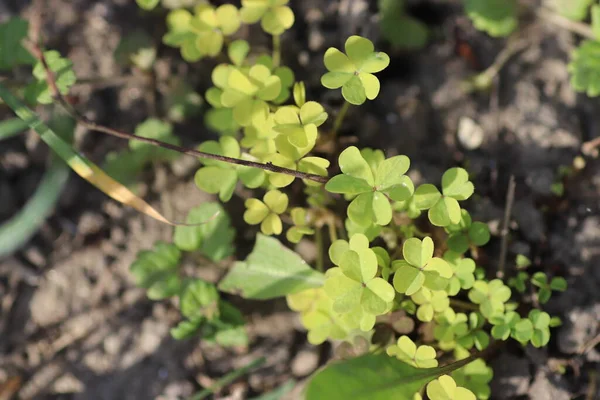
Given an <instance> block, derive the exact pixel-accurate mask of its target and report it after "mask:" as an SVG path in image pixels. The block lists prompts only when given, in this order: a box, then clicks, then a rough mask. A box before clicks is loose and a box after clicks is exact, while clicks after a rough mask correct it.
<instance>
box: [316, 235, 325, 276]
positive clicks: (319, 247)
mask: <svg viewBox="0 0 600 400" xmlns="http://www.w3.org/2000/svg"><path fill="white" fill-rule="evenodd" d="M315 242H316V243H317V270H318V271H320V272H323V271H325V262H324V260H323V255H324V253H323V248H324V245H323V230H322V229H321V228H320V227H319V228H317V229H315Z"/></svg>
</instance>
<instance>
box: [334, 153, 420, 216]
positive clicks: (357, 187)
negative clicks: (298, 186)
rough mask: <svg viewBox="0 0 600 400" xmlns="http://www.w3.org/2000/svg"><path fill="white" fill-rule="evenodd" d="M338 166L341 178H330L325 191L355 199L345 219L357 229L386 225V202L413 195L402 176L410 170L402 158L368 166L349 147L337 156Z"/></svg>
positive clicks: (411, 184) (389, 159)
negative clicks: (359, 227) (356, 226)
mask: <svg viewBox="0 0 600 400" xmlns="http://www.w3.org/2000/svg"><path fill="white" fill-rule="evenodd" d="M339 165H340V169H341V170H342V174H340V175H336V176H334V177H333V178H331V179H330V180H329V181H328V182H327V184H326V185H325V189H326V190H328V191H329V192H332V193H343V194H346V195H351V196H356V197H355V198H354V200H352V202H351V203H350V205H349V206H348V218H349V219H350V220H351V221H352V222H354V223H355V224H357V225H360V226H369V225H371V224H372V223H375V224H377V225H387V224H389V223H390V221H391V219H392V206H391V204H390V201H389V200H388V198H390V199H392V200H395V201H403V200H407V199H408V198H409V197H410V196H411V195H412V194H413V191H414V186H413V183H412V181H411V180H410V178H409V177H408V176H406V175H404V174H405V173H406V171H408V167H409V166H410V160H409V159H408V157H406V156H395V157H391V158H388V159H386V160H383V161H381V162H380V163H377V164H376V165H369V163H368V162H367V160H366V159H365V158H364V156H363V155H362V154H361V152H360V151H359V150H358V148H356V147H354V146H351V147H348V148H347V149H346V150H344V151H343V152H342V153H341V154H340V157H339Z"/></svg>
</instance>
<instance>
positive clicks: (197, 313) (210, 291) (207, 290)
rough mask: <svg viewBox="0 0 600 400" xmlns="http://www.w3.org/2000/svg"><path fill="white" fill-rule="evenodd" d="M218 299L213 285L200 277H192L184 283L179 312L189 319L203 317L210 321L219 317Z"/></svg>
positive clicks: (217, 293)
mask: <svg viewBox="0 0 600 400" xmlns="http://www.w3.org/2000/svg"><path fill="white" fill-rule="evenodd" d="M219 300H220V298H219V292H218V291H217V288H216V287H215V285H213V284H212V283H209V282H206V281H204V280H202V279H194V280H192V281H188V282H185V283H184V287H183V291H182V293H181V295H180V302H179V307H180V308H181V313H182V314H183V315H184V316H185V317H187V318H189V319H191V320H196V319H199V318H203V319H206V320H209V321H211V320H213V319H215V318H219Z"/></svg>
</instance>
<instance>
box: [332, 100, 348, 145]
mask: <svg viewBox="0 0 600 400" xmlns="http://www.w3.org/2000/svg"><path fill="white" fill-rule="evenodd" d="M349 108H350V103H348V102H347V101H344V105H343V106H342V108H341V109H340V112H339V113H338V115H337V117H336V118H335V121H334V123H333V129H332V130H331V136H332V137H336V136H337V133H338V131H339V130H340V128H341V126H342V122H344V117H345V116H346V113H348V109H349Z"/></svg>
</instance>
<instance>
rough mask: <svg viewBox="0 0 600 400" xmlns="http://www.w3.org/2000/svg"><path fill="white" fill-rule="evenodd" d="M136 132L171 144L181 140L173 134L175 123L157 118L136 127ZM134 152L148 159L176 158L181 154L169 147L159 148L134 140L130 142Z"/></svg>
mask: <svg viewBox="0 0 600 400" xmlns="http://www.w3.org/2000/svg"><path fill="white" fill-rule="evenodd" d="M135 134H136V135H137V136H142V137H145V138H149V139H157V140H160V141H162V142H166V143H169V144H175V145H179V144H180V143H181V141H180V140H179V138H178V137H177V136H175V135H174V134H173V125H171V124H170V123H168V122H165V121H161V120H159V119H156V118H149V119H147V120H145V121H144V122H142V123H141V124H139V125H137V126H136V127H135ZM129 148H130V149H131V151H132V152H136V153H139V154H140V157H141V158H143V159H144V160H148V161H162V160H174V159H176V158H177V157H178V156H179V154H178V153H176V152H174V151H172V150H168V149H163V148H157V147H156V146H152V145H151V144H148V143H144V142H140V141H137V140H132V141H130V142H129Z"/></svg>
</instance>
